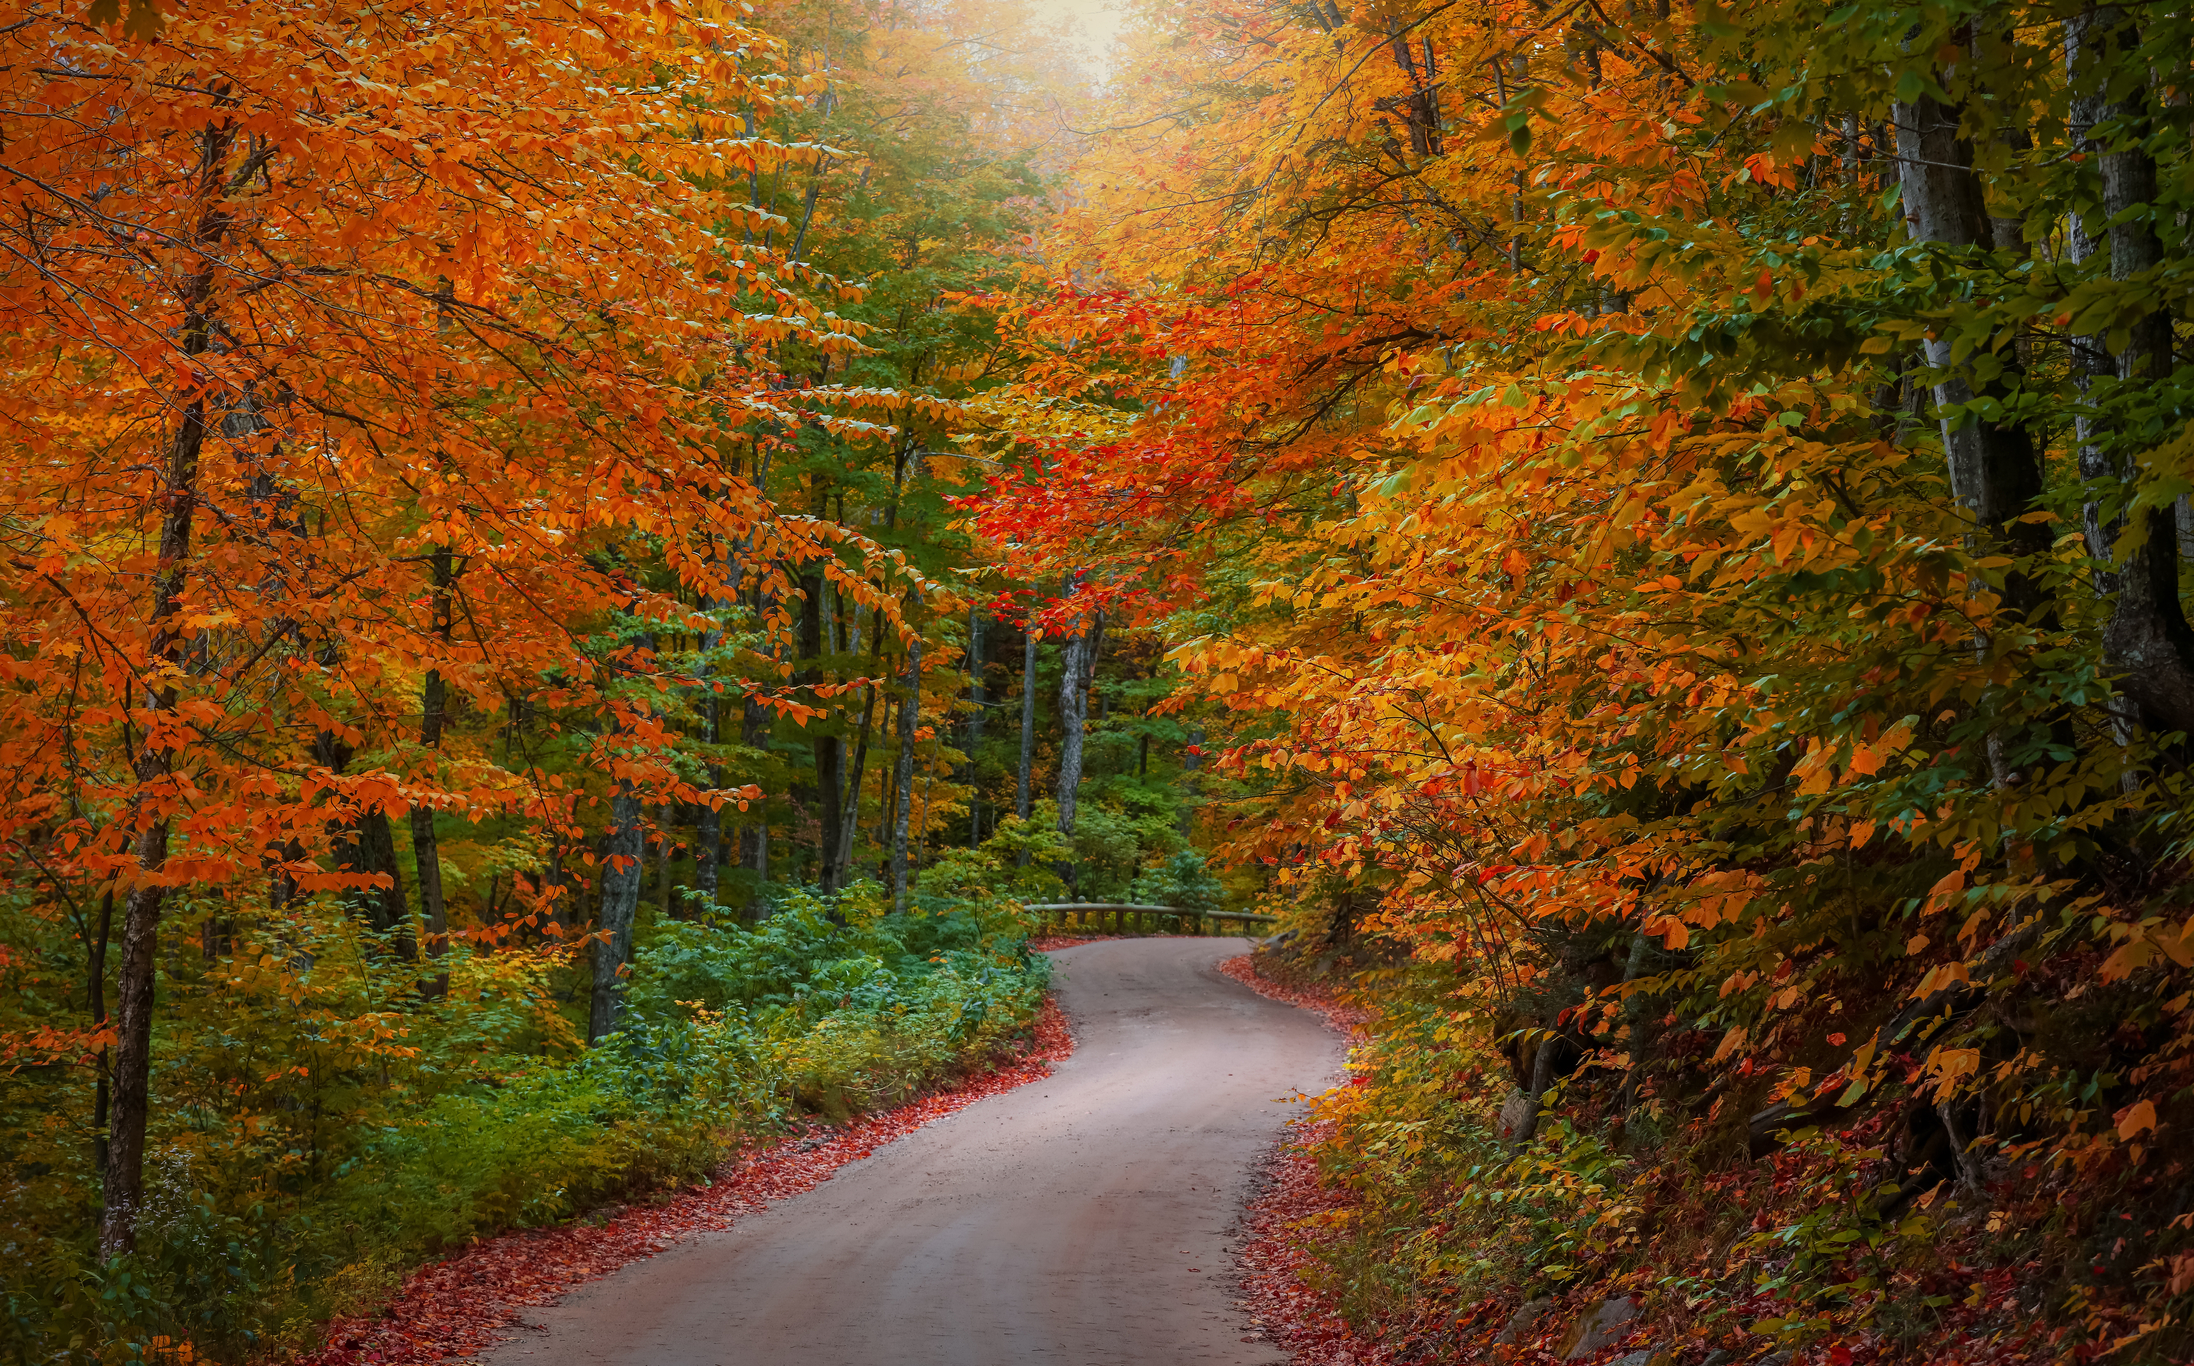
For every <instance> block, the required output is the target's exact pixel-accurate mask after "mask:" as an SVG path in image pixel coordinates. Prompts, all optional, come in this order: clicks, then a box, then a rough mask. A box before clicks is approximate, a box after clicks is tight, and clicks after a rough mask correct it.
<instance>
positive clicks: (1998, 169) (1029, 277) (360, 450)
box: [0, 0, 2194, 1366]
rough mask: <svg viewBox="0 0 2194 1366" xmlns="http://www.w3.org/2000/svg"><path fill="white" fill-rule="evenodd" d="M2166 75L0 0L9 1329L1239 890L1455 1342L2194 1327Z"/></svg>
mask: <svg viewBox="0 0 2194 1366" xmlns="http://www.w3.org/2000/svg"><path fill="white" fill-rule="evenodd" d="M2190 59H2194V17H2190V16H2189V15H2188V14H2186V13H2184V12H2182V11H2175V10H2169V9H2165V8H2162V7H2133V6H2107V5H2092V4H2069V3H2068V4H2003V3H1993V4H1992V3H1967V2H1966V0H1955V2H1954V3H1946V4H1935V3H1930V4H1923V5H1917V6H1909V5H1908V6H1898V5H1890V4H1879V5H1868V4H1866V3H1850V4H1839V3H1833V2H1832V0H1822V2H1821V3H1813V2H1812V0H1772V2H1771V3H1767V4H1762V5H1757V6H1751V7H1743V8H1732V9H1725V8H1722V7H1721V6H1720V5H1718V4H1716V3H1714V0H1623V3H1619V4H1618V3H1613V2H1612V0H1577V3H1572V4H1552V3H1542V2H1541V0H1530V2H1529V3H1523V4H1502V3H1495V2H1494V0H1425V2H1424V3H1384V0H1381V2H1380V3H1371V2H1370V0H1366V3H1362V4H1358V5H1356V6H1355V7H1353V8H1343V7H1342V6H1340V5H1339V4H1337V3H1335V2H1334V0H1294V2H1293V3H1290V2H1288V0H1207V3H1203V4H1198V5H1193V6H1191V5H1178V4H1173V3H1169V2H1168V0H1140V2H1139V3H1137V4H1134V5H1132V6H1129V7H1128V8H1127V9H1126V10H1125V11H1124V26H1123V28H1122V31H1121V34H1120V36H1119V38H1118V40H1117V43H1116V44H1115V46H1114V48H1113V50H1112V52H1111V54H1110V57H1109V60H1108V62H1107V63H1105V64H1103V65H1102V66H1101V68H1100V67H1098V66H1085V65H1083V64H1082V63H1080V61H1079V60H1078V59H1077V57H1076V55H1075V49H1074V47H1073V45H1072V44H1071V42H1069V41H1068V40H1067V38H1066V37H1065V36H1064V34H1063V33H1062V31H1060V30H1059V29H1057V28H1056V27H1053V26H1047V23H1046V22H1044V21H1040V20H1039V19H1037V18H1035V17H1032V15H1031V14H1029V13H1028V12H1026V11H1024V10H1023V9H1021V8H1020V7H1018V6H1016V5H1014V4H1012V3H1010V2H1009V0H957V2H955V0H906V2H904V3H902V2H900V0H844V3H837V2H836V0H822V2H819V3H791V2H789V0H763V3H759V4H740V5H736V6H733V5H718V4H715V3H712V0H680V2H679V3H660V4H641V3H637V0H603V2H602V3H595V2H594V0H587V3H583V4H582V3H575V2H574V0H493V2H492V3H487V4H477V3H466V4H460V3H455V0H403V3H397V4H391V5H377V6H370V7H358V8H354V9H348V10H345V9H328V8H325V7H308V6H301V5H300V6H292V5H282V4H259V5H246V4H242V3H238V2H237V0H190V2H189V3H183V0H173V3H171V2H170V0H95V3H93V4H91V5H89V6H88V7H84V6H75V5H59V4H52V3H46V0H32V2H29V3H24V4H22V5H20V6H19V7H18V8H17V9H16V11H15V17H13V18H11V19H8V20H6V21H5V22H0V85H4V92H5V93H4V95H0V148H4V151H0V170H4V171H5V173H6V174H5V177H4V178H0V250H4V259H0V345H4V356H5V360H4V365H5V368H6V374H5V382H4V383H0V416H4V423H5V431H4V437H0V439H4V440H5V441H6V443H7V458H6V459H5V460H0V535H4V539H5V550H6V554H5V559H4V564H0V634H4V638H5V647H6V648H5V651H4V652H0V678H4V682H5V685H6V686H5V689H4V690H0V753H4V755H5V758H6V762H5V763H4V765H0V784H4V786H0V982H4V985H5V991H4V992H0V1062H4V1066H5V1073H4V1082H0V1160H4V1161H5V1162H6V1164H7V1168H8V1173H9V1175H8V1180H7V1182H6V1183H5V1185H4V1187H0V1199H4V1201H5V1211H4V1218H5V1221H6V1223H7V1226H8V1230H9V1232H8V1244H9V1247H10V1250H11V1252H12V1253H13V1256H12V1257H11V1258H10V1260H9V1264H8V1266H7V1267H6V1268H5V1269H4V1270H0V1302H4V1304H5V1309H6V1312H5V1314H4V1315H0V1342H4V1343H5V1345H6V1350H7V1352H8V1353H9V1354H11V1355H12V1356H13V1357H14V1358H15V1359H17V1360H19V1361H22V1362H26V1363H28V1362H34V1361H38V1362H44V1361H64V1360H84V1361H102V1362H120V1361H132V1360H143V1359H148V1357H151V1356H157V1355H159V1354H161V1353H167V1354H169V1355H170V1356H173V1354H174V1353H175V1352H177V1351H178V1350H179V1348H178V1344H188V1356H187V1357H186V1358H179V1359H191V1360H224V1361H228V1360H233V1361H250V1360H264V1359H279V1358H280V1357H281V1356H283V1355H284V1354H288V1353H293V1352H296V1351H299V1350H303V1349H305V1348H307V1347H309V1346H310V1345H311V1344H312V1343H313V1341H314V1340H315V1333H316V1328H317V1325H319V1324H321V1323H322V1322H324V1321H326V1320H327V1319H328V1318H329V1317H331V1316H333V1315H336V1314H339V1313H346V1312H353V1311H356V1310H358V1309H360V1308H361V1307H365V1306H370V1305H372V1304H373V1303H375V1302H376V1297H377V1296H380V1295H382V1294H384V1293H385V1291H386V1290H387V1288H388V1286H389V1285H390V1284H391V1283H392V1282H393V1280H394V1279H395V1278H396V1277H398V1276H400V1275H401V1273H402V1271H403V1270H404V1269H405V1268H406V1267H408V1266H411V1265H413V1264H415V1263H416V1262H417V1261H419V1260H420V1259H421V1258H423V1257H426V1256H428V1255H431V1254H433V1253H434V1252H436V1251H437V1250H439V1249H442V1248H447V1247H450V1246H453V1245H457V1244H460V1243H463V1242H464V1241H466V1240H468V1239H470V1238H473V1237H476V1236H480V1235H482V1234H486V1233H491V1232H493V1231H495V1230H498V1229H502V1228H506V1227H511V1226H518V1225H529V1224H541V1223H548V1222H554V1221H557V1220H562V1219H568V1218H571V1217H574V1216H576V1215H580V1214H582V1213H584V1212H585V1211H587V1210H588V1209H590V1208H592V1207H594V1206H596V1205H599V1204H601V1203H603V1202H605V1201H608V1200H611V1199H614V1198H623V1197H626V1196H629V1195H631V1194H633V1193H635V1192H641V1191H646V1190H651V1189H660V1188H663V1187H666V1186H669V1185H673V1184H675V1183H677V1182H680V1181H685V1180H691V1179H696V1178H698V1177H700V1176H701V1175H702V1174H703V1173H705V1172H707V1171H708V1170H709V1169H710V1168H711V1167H712V1166H713V1165H714V1164H715V1163H716V1162H718V1161H719V1160H720V1159H721V1158H722V1157H723V1155H724V1154H725V1153H727V1152H729V1151H732V1150H733V1149H735V1148H736V1147H738V1146H739V1145H740V1144H743V1143H746V1142H749V1141H752V1140H755V1139H758V1138H761V1137H765V1136H767V1135H770V1134H773V1133H779V1132H782V1131H783V1130H784V1129H785V1128H786V1127H787V1126H788V1125H792V1124H794V1123H797V1122H801V1121H802V1119H803V1117H812V1116H824V1117H843V1116H845V1115H846V1114H848V1113H851V1112H854V1111H859V1110H863V1109H868V1108H873V1107H877V1106H881V1105H887V1104H890V1103H892V1102H894V1101H896V1100H898V1099H901V1098H904V1097H906V1096H909V1095H912V1094H914V1093H916V1092H918V1091H920V1090H922V1089H923V1088H926V1087H929V1086H933V1085H936V1084H938V1083H939V1082H940V1081H941V1080H943V1079H945V1078H948V1077H950V1076H952V1075H955V1074H956V1073H959V1072H962V1071H964V1070H966V1069H969V1068H972V1067H977V1066H980V1065H982V1063H983V1060H984V1059H986V1058H989V1057H991V1056H993V1055H995V1054H997V1053H999V1052H1000V1051H1001V1050H1005V1049H1008V1048H1010V1047H1011V1044H1012V1040H1013V1039H1014V1038H1016V1037H1017V1036H1018V1035H1019V1034H1020V1033H1021V1032H1022V1031H1023V1030H1024V1029H1025V1028H1026V1026H1027V1024H1028V1022H1029V1020H1030V1019H1031V1018H1032V1016H1033V1014H1034V1011H1035V1009H1036V1005H1037V1002H1038V1001H1039V1000H1040V998H1041V996H1042V993H1043V991H1044V987H1045V981H1046V971H1047V969H1046V966H1045V960H1044V959H1043V957H1042V956H1041V955H1038V954H1033V953H1031V952H1030V950H1029V948H1028V943H1027V941H1028V937H1029V935H1030V933H1031V931H1032V929H1033V928H1034V925H1033V922H1032V920H1031V918H1030V916H1029V914H1028V912H1027V911H1026V910H1025V907H1026V906H1027V905H1029V904H1031V903H1037V902H1045V901H1051V900H1059V899H1067V898H1078V899H1083V900H1097V901H1110V900H1121V899H1132V900H1135V901H1139V902H1150V903H1157V904H1164V905H1177V906H1184V907H1212V906H1216V905H1218V904H1220V902H1221V899H1222V898H1224V899H1225V901H1226V902H1227V903H1228V904H1229V905H1230V906H1231V907H1232V908H1233V909H1237V910H1246V909H1255V910H1259V911H1263V912H1268V913H1271V914H1275V915H1278V916H1279V917H1280V918H1281V920H1282V923H1283V926H1284V929H1283V932H1282V933H1281V934H1280V935H1279V936H1277V938H1276V941H1275V943H1274V944H1273V945H1272V951H1271V953H1270V954H1268V957H1271V958H1273V959H1274V960H1275V966H1274V967H1273V968H1272V971H1275V972H1282V973H1285V972H1293V973H1299V974H1303V975H1306V976H1322V977H1324V978H1326V979H1328V980H1330V981H1334V982H1337V983H1342V984H1344V985H1345V987H1346V989H1348V990H1350V991H1352V992H1354V993H1356V995H1357V999H1358V1000H1359V1001H1360V1002H1361V1003H1362V1004H1363V1005H1364V1006H1365V1007H1366V1008H1368V1009H1369V1010H1370V1011H1371V1012H1372V1022H1371V1025H1370V1026H1369V1035H1368V1041H1367V1042H1366V1043H1365V1045H1364V1046H1363V1047H1362V1048H1361V1049H1359V1050H1358V1053H1357V1057H1356V1060H1355V1067H1356V1072H1355V1076H1354V1078H1353V1083H1354V1084H1352V1085H1349V1086H1347V1087H1344V1088H1341V1089H1340V1090H1339V1091H1337V1092H1336V1093H1335V1094H1334V1095H1333V1096H1331V1097H1329V1098H1328V1099H1327V1100H1326V1101H1325V1102H1324V1104H1323V1110H1322V1117H1323V1119H1324V1121H1325V1123H1324V1124H1323V1125H1322V1126H1321V1127H1320V1128H1319V1129H1318V1130H1317V1131H1316V1133H1317V1136H1316V1138H1315V1140H1314V1142H1315V1146H1316V1152H1317V1157H1318V1161H1319V1164H1320V1169H1321V1171H1322V1172H1323V1175H1324V1179H1325V1180H1326V1181H1327V1182H1328V1183H1329V1184H1330V1185H1331V1186H1332V1188H1333V1189H1334V1190H1335V1191H1336V1192H1339V1193H1340V1194H1341V1195H1342V1196H1343V1197H1344V1199H1343V1202H1342V1204H1341V1205H1340V1206H1339V1207H1338V1212H1337V1213H1336V1214H1335V1215H1334V1216H1333V1217H1332V1218H1330V1219H1328V1220H1327V1221H1325V1222H1324V1223H1323V1224H1322V1225H1321V1227H1320V1229H1319V1230H1318V1231H1317V1234H1316V1238H1315V1246H1316V1255H1317V1258H1318V1271H1317V1276H1318V1278H1319V1288H1320V1289H1321V1292H1322V1293H1325V1294H1327V1295H1329V1296H1331V1297H1332V1298H1333V1300H1334V1302H1335V1303H1337V1304H1338V1305H1339V1307H1340V1310H1341V1312H1342V1313H1343V1314H1345V1315H1346V1317H1347V1318H1348V1320H1349V1321H1350V1322H1351V1323H1352V1324H1353V1325H1354V1326H1355V1328H1356V1329H1357V1331H1359V1332H1360V1333H1362V1334H1364V1335H1365V1336H1367V1337H1368V1338H1370V1339H1374V1340H1376V1341H1378V1342H1379V1343H1381V1344H1382V1348H1383V1350H1386V1351H1389V1352H1391V1353H1393V1354H1394V1359H1396V1360H1415V1361H1428V1362H1429V1361H1470V1360H1479V1359H1500V1358H1501V1355H1502V1354H1505V1353H1509V1352H1510V1351H1511V1350H1512V1348H1511V1346H1510V1345H1509V1343H1510V1342H1512V1341H1517V1340H1520V1339H1521V1337H1522V1336H1524V1335H1525V1333H1526V1330H1527V1328H1528V1327H1529V1325H1530V1324H1531V1323H1532V1322H1533V1321H1534V1315H1535V1314H1538V1313H1539V1312H1540V1311H1543V1310H1544V1309H1545V1308H1546V1307H1547V1306H1548V1305H1550V1304H1554V1303H1558V1302H1565V1301H1577V1302H1580V1303H1581V1302H1584V1301H1586V1300H1590V1301H1592V1302H1598V1301H1599V1300H1601V1299H1604V1298H1606V1297H1609V1296H1615V1295H1627V1296H1631V1297H1634V1298H1635V1300H1636V1302H1637V1303H1638V1304H1639V1305H1640V1306H1642V1311H1643V1312H1644V1313H1645V1314H1646V1315H1647V1316H1648V1317H1649V1318H1650V1319H1651V1320H1652V1321H1653V1322H1654V1324H1655V1325H1656V1331H1658V1332H1660V1333H1661V1334H1662V1338H1661V1342H1662V1345H1663V1347H1664V1348H1665V1353H1666V1355H1667V1358H1668V1359H1669V1360H1671V1361H1680V1362H1683V1363H1686V1366H1696V1363H1699V1362H1703V1361H1707V1360H1715V1361H1719V1362H1729V1361H1737V1360H1751V1359H1766V1358H1769V1357H1772V1356H1776V1355H1777V1354H1783V1355H1781V1357H1780V1359H1781V1360H1783V1361H1793V1360H1805V1361H1818V1362H1831V1363H1836V1364H1837V1366H1846V1364H1847V1363H1851V1362H1855V1361H1857V1362H1867V1361H1972V1362H1982V1361H1988V1362H1996V1361H2003V1362H2010V1361H2020V1360H2104V1359H2109V1360H2113V1361H2127V1362H2133V1361H2172V1360H2183V1359H2185V1358H2186V1355H2187V1353H2188V1352H2189V1351H2190V1350H2194V1328H2190V1327H2189V1320H2190V1315H2194V1173H2190V1172H2189V1170H2188V1165H2187V1163H2188V1159H2187V1156H2186V1150H2185V1149H2181V1148H2179V1147H2178V1146H2177V1145H2178V1142H2179V1141H2180V1138H2181V1136H2182V1128H2181V1126H2183V1125H2186V1124H2188V1123H2189V1122H2190V1121H2194V1099H2190V1093H2189V1087H2190V1084H2194V1053H2190V1045H2194V986H2190V982H2189V978H2190V976H2194V937H2190V936H2194V911H2190V909H2189V906H2188V901H2189V899H2190V898H2189V879H2188V876H2187V858H2188V854H2189V852H2190V851H2189V847H2188V841H2189V840H2190V839H2194V831H2190V830H2189V829H2188V824H2187V822H2188V816H2189V813H2190V812H2194V791H2190V788H2189V783H2190V775H2189V770H2188V765H2187V759H2188V754H2189V751H2188V744H2189V739H2188V737H2189V735H2190V734H2194V627H2190V626H2189V623H2188V620H2187V617H2186V614H2185V610H2184V608H2183V606H2182V603H2183V599H2184V589H2185V587H2186V584H2185V578H2186V575H2185V574H2184V573H2183V572H2182V570H2183V568H2184V565H2185V562H2186V561H2188V560H2190V559H2194V507H2190V506H2189V496H2190V495H2194V459H2190V457H2189V450H2190V447H2189V441H2188V437H2187V432H2186V423H2185V417H2186V412H2185V410H2186V408H2187V405H2188V404H2189V402H2190V401H2194V393H2190V389H2189V385H2190V383H2194V379H2190V377H2194V370H2190V369H2188V368H2187V359H2186V358H2187V356H2188V354H2189V352H2186V351H2182V350H2181V349H2180V347H2181V344H2182V343H2181V338H2182V337H2194V323H2190V321H2189V317H2188V298H2189V291H2190V289H2194V258H2190V257H2189V254H2188V247H2187V215H2188V213H2189V212H2190V211H2194V182H2190V181H2189V178H2188V174H2187V173H2188V172H2189V171H2190V170H2194V161H2190V159H2189V156H2188V150H2187V139H2188V135H2189V133H2190V132H2194V104H2190V103H2189V100H2188V91H2189V88H2190V85H2194V69H2190V68H2189V65H2188V63H2189V61H2190ZM1207 860H1208V862H1209V864H1210V867H1209V868H1208V869H1207V867H1206V864H1207ZM1515 1350H1522V1349H1521V1348H1517V1349H1515ZM1533 1350H1537V1349H1533ZM1563 1350H1565V1351H1566V1348H1564V1349H1563ZM1544 1359H1555V1358H1553V1357H1547V1358H1544Z"/></svg>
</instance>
